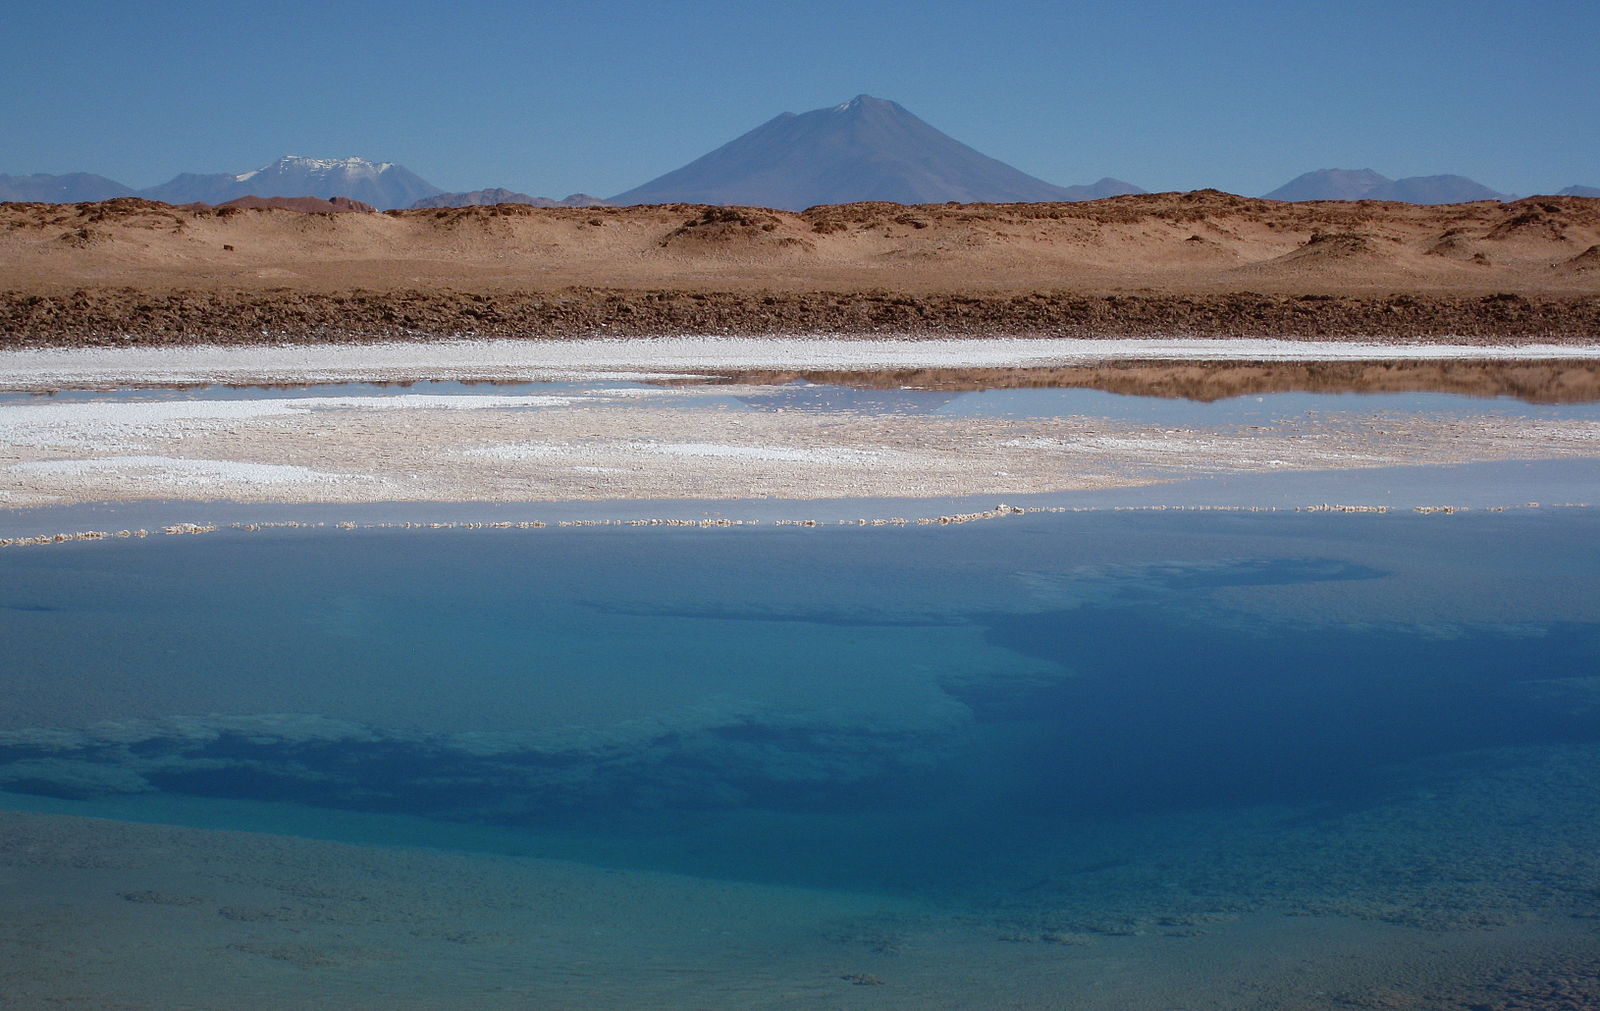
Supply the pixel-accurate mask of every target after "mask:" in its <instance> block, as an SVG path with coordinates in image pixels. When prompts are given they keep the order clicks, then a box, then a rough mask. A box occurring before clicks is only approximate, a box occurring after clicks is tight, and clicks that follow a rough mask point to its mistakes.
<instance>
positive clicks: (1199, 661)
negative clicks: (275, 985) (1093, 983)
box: [0, 509, 1600, 1006]
mask: <svg viewBox="0 0 1600 1011" xmlns="http://www.w3.org/2000/svg"><path fill="white" fill-rule="evenodd" d="M0 576H3V579H0V642H4V644H5V652H4V661H3V667H0V671H3V673H0V697H3V698H4V699H5V700H6V704H5V706H4V710H3V714H0V786H3V788H4V790H5V791H7V792H6V793H4V794H0V797H3V798H4V799H3V800H0V808H10V809H13V810H26V811H37V812H49V813H52V814H82V815H89V816H96V817H105V818H112V819H117V820H121V821H128V822H141V821H146V822H166V823H174V824H186V825H190V826H196V827H202V828H210V829H217V828H234V829H241V830H247V831H251V832H278V833H283V834H286V835H293V836H302V837H320V838H332V839H340V840H344V841H347V842H353V843H358V844H360V845H363V846H374V845H377V846H400V847H406V846H426V847H432V848H435V849H439V850H445V851H457V852H461V853H476V854H486V855H501V856H506V855H509V856H512V857H514V858H518V859H538V858H555V859H560V860H566V861H574V862H576V863H577V864H580V865H583V866H586V867H594V868H610V869H615V870H623V871H629V872H665V873H670V874H674V875H683V876H687V878H688V880H691V881H704V882H721V883H732V884H736V885H741V886H742V885H756V886H782V887H791V888H801V889H811V890H815V891H814V893H807V894H816V895H819V896H821V895H838V894H842V893H850V894H858V895H872V896H878V897H881V898H883V899H884V900H885V901H894V902H900V901H904V902H913V903H925V904H931V905H932V906H935V907H937V908H939V909H942V910H945V911H947V912H949V913H950V915H954V916H959V917H966V918H967V919H966V920H963V921H962V922H976V921H975V920H974V919H973V918H977V919H980V920H982V922H984V923H988V924H994V925H997V926H995V927H994V929H995V930H1002V931H1011V932H1013V933H1015V932H1018V931H1020V932H1021V933H1020V935H1019V936H1024V937H1025V938H1037V937H1045V936H1049V937H1056V936H1057V935H1061V936H1071V937H1076V936H1079V935H1082V936H1088V937H1100V938H1109V937H1117V936H1119V935H1122V934H1129V935H1134V934H1138V935H1145V934H1149V933H1150V932H1151V931H1157V932H1160V933H1162V935H1163V936H1167V935H1170V938H1171V940H1172V943H1177V941H1178V940H1181V939H1183V938H1185V937H1188V936H1189V935H1190V934H1198V933H1203V932H1204V926H1203V925H1204V924H1207V923H1210V922H1212V921H1213V920H1219V919H1223V918H1238V917H1245V916H1249V915H1253V914H1256V913H1259V912H1261V911H1264V910H1270V911H1273V912H1274V913H1275V914H1278V913H1287V914H1290V915H1294V916H1301V917H1306V916H1310V917H1337V918H1343V919H1345V920H1351V921H1354V922H1357V923H1370V924H1381V925H1387V926H1391V927H1399V928H1405V929H1408V930H1416V931H1421V932H1442V933H1444V934H1452V933H1455V932H1474V931H1477V932H1481V931H1485V930H1504V929H1511V928H1513V927H1515V926H1516V925H1519V924H1520V925H1526V924H1529V923H1545V924H1549V923H1561V924H1566V925H1569V926H1570V925H1572V924H1577V925H1578V928H1575V929H1580V930H1589V931H1591V933H1590V934H1587V935H1584V936H1588V937H1591V938H1592V937H1594V936H1595V935H1594V934H1593V933H1592V930H1593V928H1592V927H1589V926H1584V925H1585V924H1595V923H1600V515H1597V514H1596V513H1595V512H1594V511H1592V510H1584V509H1576V510H1561V511H1549V512H1543V513H1529V514H1521V515H1511V514H1501V515H1489V514H1465V515H1454V516H1399V515H1384V516H1360V515H1356V516H1350V515H1333V516H1329V515H1289V514H1271V515H1265V514H1263V515H1225V514H1204V513H1198V514H1195V513H1191V514H1177V513H1173V514H1149V513H1145V514H1116V513H1105V514H1080V515H1067V516H1043V515H1040V516H1027V517H1016V518H1010V519H1006V520H1001V521H993V522H985V523H975V524H969V525H965V526H960V527H952V528H905V529H894V528H890V529H883V528H874V529H865V530H863V529H857V528H839V529H829V528H821V529H783V528H761V527H758V528H738V529H731V530H693V529H685V530H677V529H646V530H635V529H625V528H624V529H614V528H604V529H589V530H555V529H550V530H535V531H489V530H479V531H393V532H306V531H279V532H272V531H262V532H255V533H242V532H240V533H218V534H212V535H207V536H200V537H163V538H152V539H150V540H147V541H125V542H100V543H92V544H65V545H56V546H51V547H48V548H41V549H19V550H11V551H6V552H4V553H3V554H0ZM818 901H821V900H820V899H819V900H818ZM829 901H832V900H831V899H830V900H829ZM1519 929H1524V928H1519ZM1006 936H1010V935H1009V934H1008V935H1006ZM1108 943H1109V942H1108ZM1196 943H1198V942H1196ZM1255 943H1256V944H1258V945H1259V944H1261V943H1263V942H1261V941H1260V940H1259V939H1258V940H1257V941H1256V942H1255ZM1264 943H1266V944H1267V945H1268V946H1269V947H1270V945H1271V944H1272V943H1274V942H1273V941H1272V940H1271V935H1269V937H1268V940H1267V941H1266V942H1264ZM1194 957H1198V956H1194ZM1041 971H1042V970H1041ZM1263 971H1264V970H1263ZM1041 978H1043V977H1041ZM1052 985H1057V984H1052ZM888 990H889V988H887V987H885V988H884V992H888ZM873 992H874V993H876V992H878V991H877V989H876V988H873ZM1055 992H1057V993H1059V992H1060V991H1059V990H1058V991H1055ZM1018 1006H1021V1005H1020V1004H1019V1005H1018ZM1195 1006H1200V1005H1198V1004H1196V1005H1195ZM1207 1006H1210V1005H1207ZM1218 1006H1226V1005H1218ZM1329 1006H1333V1005H1331V1004H1330V1005H1329ZM1550 1006H1557V1005H1550Z"/></svg>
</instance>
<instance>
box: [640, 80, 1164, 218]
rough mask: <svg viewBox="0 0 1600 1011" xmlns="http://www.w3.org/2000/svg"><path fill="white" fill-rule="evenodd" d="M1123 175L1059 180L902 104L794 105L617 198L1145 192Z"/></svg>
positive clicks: (798, 199)
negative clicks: (807, 108)
mask: <svg viewBox="0 0 1600 1011" xmlns="http://www.w3.org/2000/svg"><path fill="white" fill-rule="evenodd" d="M1143 192H1145V191H1144V190H1141V189H1140V188H1139V187H1137V186H1134V185H1133V184H1131V183H1125V182H1121V181H1119V180H1116V179H1102V180H1100V181H1099V182H1097V183H1094V184H1092V185H1090V186H1074V187H1070V188H1069V187H1063V186H1055V185H1052V184H1050V183H1047V182H1045V181H1044V180H1042V179H1035V178H1034V177H1033V176H1030V175H1028V174H1027V173H1025V172H1021V171H1019V170H1017V169H1014V168H1012V167H1011V166H1010V165H1007V164H1005V163H1004V162H1001V161H996V160H995V159H993V158H990V157H989V156H988V155H984V154H980V153H978V152H977V151H974V150H973V149H972V148H970V147H968V146H966V145H965V144H962V143H961V142H960V141H957V140H954V139H952V138H951V137H948V136H946V135H945V134H943V133H940V132H939V131H938V130H936V129H934V128H933V127H931V126H929V125H928V124H927V123H924V122H923V121H922V120H920V119H918V118H917V117H916V116H913V115H912V114H911V113H909V112H907V111H906V110H905V109H904V108H902V107H901V106H899V105H897V104H896V103H894V102H889V101H885V100H884V99H881V98H873V97H871V96H870V95H857V96H856V97H855V98H852V99H851V100H850V101H848V102H845V103H844V104H843V105H836V106H833V107H832V108H827V109H815V110H813V111H811V112H806V113H802V114H800V115H795V114H794V113H792V112H786V113H784V114H783V115H781V116H778V117H777V118H776V119H772V120H769V121H767V122H766V123H763V124H762V125H761V126H758V127H756V128H755V129H754V130H751V131H750V132H749V133H746V134H744V135H743V136H741V137H737V138H735V139H733V140H731V141H729V142H728V143H726V144H724V145H723V146H721V147H719V148H717V149H716V150H715V151H712V152H711V153H710V154H707V155H704V156H702V157H700V158H696V159H695V160H694V161H692V162H690V163H689V164H687V165H685V166H683V167H682V168H679V169H675V170H673V171H671V172H668V173H667V174H666V175H663V176H660V177H658V178H656V179H652V180H650V181H649V182H647V183H645V184H644V185H642V186H636V187H634V188H633V189H631V190H628V191H626V192H624V193H619V194H617V195H616V196H614V197H612V198H611V202H612V203H616V204H624V205H626V204H670V203H692V204H724V205H726V204H746V205H751V206H756V207H773V208H779V209H783V210H802V209H804V208H806V207H811V206H813V205H816V204H844V203H856V202H858V201H866V200H884V201H890V202H893V203H902V204H929V203H944V202H946V201H950V200H957V201H960V202H962V203H1007V202H1011V201H1052V200H1093V199H1095V198H1097V197H1105V196H1115V195H1117V194H1122V193H1143Z"/></svg>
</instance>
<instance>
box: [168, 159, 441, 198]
mask: <svg viewBox="0 0 1600 1011" xmlns="http://www.w3.org/2000/svg"><path fill="white" fill-rule="evenodd" d="M440 192H443V191H442V190H440V189H439V187H437V186H435V185H433V184H432V183H430V182H428V181H427V180H425V179H422V178H419V177H418V176H417V175H416V174H414V173H412V172H410V171H408V170H407V169H406V168H404V167H403V166H400V165H396V164H394V163H393V162H376V163H374V162H370V161H367V160H366V159H364V158H301V157H299V156H297V155H292V154H291V155H284V156H283V157H282V158H279V159H278V160H277V161H275V162H272V163H271V164H270V165H263V166H262V167H260V168H258V169H256V170H255V171H253V172H241V173H239V174H238V175H232V174H229V173H225V172H219V173H211V174H205V175H197V174H195V173H192V172H185V173H184V174H182V175H180V176H178V177H177V178H175V179H173V180H171V181H170V182H165V183H162V184H161V185H160V186H152V187H151V188H150V189H147V190H140V191H139V196H141V197H144V198H146V199H148V200H161V201H164V202H165V203H169V204H189V203H202V204H221V203H226V202H227V201H229V200H234V199H237V198H239V197H243V196H257V197H321V198H323V199H324V200H327V199H331V198H333V197H349V198H350V199H351V200H359V201H361V202H363V203H368V204H371V205H372V206H374V207H376V208H378V209H379V210H388V209H390V208H392V207H410V206H411V205H412V204H413V203H415V202H416V201H418V200H420V199H422V198H423V197H431V196H433V195H434V194H436V193H440Z"/></svg>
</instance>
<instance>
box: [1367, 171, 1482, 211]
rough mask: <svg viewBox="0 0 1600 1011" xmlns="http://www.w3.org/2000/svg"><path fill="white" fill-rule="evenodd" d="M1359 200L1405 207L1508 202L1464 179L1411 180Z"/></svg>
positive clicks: (1457, 177) (1375, 190) (1394, 184)
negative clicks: (1394, 203)
mask: <svg viewBox="0 0 1600 1011" xmlns="http://www.w3.org/2000/svg"><path fill="white" fill-rule="evenodd" d="M1362 199H1363V200H1398V201H1400V202H1401V203H1407V204H1465V203H1469V202H1471V201H1473V200H1511V199H1513V198H1512V197H1511V196H1510V195H1509V194H1506V193H1497V192H1495V191H1494V190H1491V189H1490V188H1489V187H1487V186H1485V185H1483V184H1482V183H1476V182H1473V181H1472V180H1471V179H1468V178H1467V177H1465V176H1411V177H1410V178H1407V179H1396V180H1395V181H1394V182H1392V183H1384V184H1383V185H1382V186H1378V187H1375V188H1373V189H1371V190H1368V191H1367V193H1366V195H1365V196H1363V197H1362Z"/></svg>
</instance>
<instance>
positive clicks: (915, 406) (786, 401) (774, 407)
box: [735, 379, 958, 414]
mask: <svg viewBox="0 0 1600 1011" xmlns="http://www.w3.org/2000/svg"><path fill="white" fill-rule="evenodd" d="M957 395H958V394H957V393H954V392H951V393H943V392H935V391H933V390H909V389H872V388H863V387H852V386H835V385H826V386H824V385H819V384H816V383H811V382H807V381H806V380H803V379H801V380H796V381H794V382H792V383H789V384H787V385H784V386H780V387H777V388H774V389H772V390H771V391H769V392H763V393H754V394H746V395H744V396H740V397H736V398H735V399H737V400H738V401H739V402H740V403H742V404H744V405H746V406H747V407H750V408H751V409H753V410H757V411H813V412H819V413H826V412H832V411H851V412H857V413H861V414H933V413H934V412H935V411H937V410H939V408H941V407H943V406H944V405H945V404H948V403H950V402H951V401H952V400H954V399H956V397H957Z"/></svg>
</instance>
